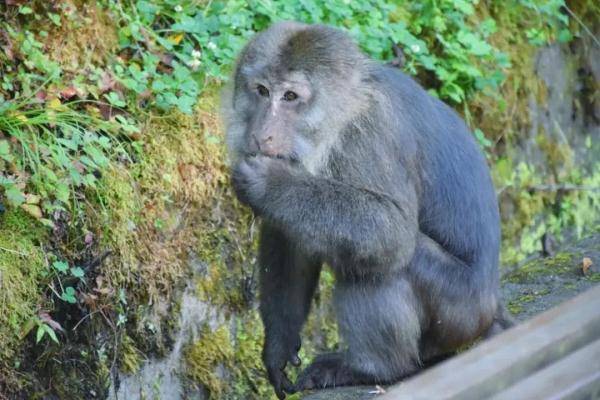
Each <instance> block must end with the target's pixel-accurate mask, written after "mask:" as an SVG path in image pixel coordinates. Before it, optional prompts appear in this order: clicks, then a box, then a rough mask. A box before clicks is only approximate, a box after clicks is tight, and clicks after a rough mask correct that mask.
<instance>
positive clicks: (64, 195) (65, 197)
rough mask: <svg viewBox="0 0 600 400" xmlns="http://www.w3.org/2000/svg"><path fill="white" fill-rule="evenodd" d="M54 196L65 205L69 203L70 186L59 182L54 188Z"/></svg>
mask: <svg viewBox="0 0 600 400" xmlns="http://www.w3.org/2000/svg"><path fill="white" fill-rule="evenodd" d="M54 190H55V191H54V195H55V196H56V199H57V200H59V201H61V202H63V203H64V204H68V203H69V197H70V195H71V191H70V190H69V186H68V185H67V184H65V183H62V182H58V183H57V184H56V186H55V187H54Z"/></svg>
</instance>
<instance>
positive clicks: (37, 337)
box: [35, 324, 46, 343]
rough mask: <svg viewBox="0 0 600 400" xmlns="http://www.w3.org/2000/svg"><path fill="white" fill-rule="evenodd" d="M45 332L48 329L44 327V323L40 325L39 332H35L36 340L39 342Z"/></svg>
mask: <svg viewBox="0 0 600 400" xmlns="http://www.w3.org/2000/svg"><path fill="white" fill-rule="evenodd" d="M44 333H46V330H45V329H44V325H43V324H42V325H38V328H37V332H36V334H35V342H36V343H39V342H40V340H42V338H43V337H44Z"/></svg>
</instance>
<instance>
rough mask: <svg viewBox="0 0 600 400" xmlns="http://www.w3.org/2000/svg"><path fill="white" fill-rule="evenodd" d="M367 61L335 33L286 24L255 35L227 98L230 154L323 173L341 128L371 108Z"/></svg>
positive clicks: (225, 104) (327, 29) (234, 156)
mask: <svg viewBox="0 0 600 400" xmlns="http://www.w3.org/2000/svg"><path fill="white" fill-rule="evenodd" d="M324 44H326V45H324ZM338 49H343V51H341V50H338ZM338 53H339V54H338ZM365 60H366V59H365V58H364V57H363V55H362V54H361V53H360V51H359V50H358V48H357V47H356V45H355V44H354V43H353V42H352V41H351V40H350V39H349V38H348V37H347V35H345V34H342V33H341V32H340V31H337V30H335V29H333V28H328V27H324V26H320V27H316V28H315V27H313V28H311V29H308V28H307V26H306V25H302V24H297V23H289V22H283V23H279V24H275V25H273V26H272V27H271V28H269V29H268V30H267V31H264V32H262V33H261V34H259V35H257V36H256V37H255V38H254V39H253V40H251V41H250V43H249V44H248V45H247V46H246V48H245V49H244V50H243V51H242V54H241V56H240V60H239V63H238V66H237V68H236V71H235V73H234V76H233V87H232V88H231V89H230V91H229V93H226V95H228V97H224V100H225V101H224V103H223V105H224V108H223V110H222V111H223V112H224V114H225V115H224V117H225V122H226V124H227V138H228V145H229V150H230V154H231V155H232V156H233V158H234V159H239V158H240V157H245V156H248V155H252V154H263V155H266V156H269V157H278V158H282V159H287V160H290V161H293V162H298V163H300V164H302V165H303V166H304V167H305V168H306V169H307V170H309V171H311V172H316V171H318V170H319V168H320V166H321V165H323V164H324V161H325V160H326V158H327V155H328V154H330V151H329V149H331V147H332V146H334V145H335V143H336V141H337V139H338V138H339V132H340V130H341V128H342V127H343V126H344V125H345V124H347V123H348V122H349V120H351V119H352V118H354V117H355V116H356V115H358V114H359V112H358V109H360V108H361V107H362V106H363V104H366V101H364V98H363V97H364V96H362V95H361V92H362V90H361V89H360V86H361V76H362V75H361V73H360V71H361V68H362V67H363V64H364V63H365V62H366V61H365Z"/></svg>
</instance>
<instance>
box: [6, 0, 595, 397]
mask: <svg viewBox="0 0 600 400" xmlns="http://www.w3.org/2000/svg"><path fill="white" fill-rule="evenodd" d="M569 5H570V4H569ZM569 5H567V3H565V1H564V0H509V1H500V0H492V1H486V2H483V1H478V0H424V1H414V0H400V1H389V0H360V1H348V0H333V1H319V0H302V1H270V0H251V1H242V0H218V1H195V0H181V1H177V0H152V1H150V0H138V1H130V2H124V1H108V0H102V1H98V2H80V1H74V0H59V1H53V2H44V1H39V0H36V1H31V2H22V1H6V2H4V3H3V4H2V5H0V48H1V50H0V287H1V288H2V290H3V293H4V295H3V296H0V322H1V323H0V397H2V395H3V394H4V393H8V395H9V397H10V395H12V394H13V393H16V392H20V393H21V394H23V395H24V396H25V395H28V394H31V393H35V392H36V391H40V392H41V391H46V390H47V389H48V388H49V387H50V386H51V385H53V384H54V383H55V382H65V383H64V385H60V387H54V388H53V390H54V391H55V392H56V393H58V394H59V397H60V396H63V397H73V398H79V397H81V398H87V397H89V396H90V393H91V392H93V393H96V394H102V393H105V392H106V382H107V379H108V376H109V374H111V373H112V374H113V375H114V374H115V373H116V372H115V371H117V370H118V367H119V365H120V366H121V369H122V370H123V371H127V372H133V371H135V370H137V369H138V368H139V367H140V363H141V361H140V360H141V357H140V354H146V353H157V354H160V353H162V352H164V351H166V348H167V347H168V346H169V340H170V339H169V334H170V332H171V331H172V330H173V329H175V328H176V327H174V326H173V321H172V316H170V315H169V313H172V312H175V310H176V309H177V306H176V301H177V300H176V298H174V297H173V296H172V294H173V293H174V292H176V290H175V289H176V288H177V287H178V285H179V284H180V283H181V281H182V280H183V279H184V278H185V277H187V276H188V269H189V266H188V265H187V261H186V260H187V258H188V255H189V252H190V251H193V252H194V253H196V254H197V255H198V256H199V257H200V258H201V259H202V260H203V261H204V262H206V263H207V264H208V266H207V271H206V274H205V276H204V277H203V279H201V280H199V282H197V287H198V288H197V289H198V292H199V294H200V297H201V299H202V300H203V301H205V302H206V303H207V304H210V305H211V306H214V307H219V308H220V310H221V311H223V312H224V313H225V314H227V318H229V319H231V321H228V322H229V325H227V326H236V329H235V333H232V332H229V331H228V329H227V326H223V327H220V328H219V329H218V330H216V331H215V332H209V331H208V330H206V332H204V335H202V337H201V338H200V339H199V340H198V341H196V342H195V343H191V344H190V345H189V346H188V350H189V352H188V354H187V355H186V362H187V363H188V365H189V366H190V377H191V378H192V379H193V380H194V381H195V382H200V383H203V384H204V385H205V386H207V387H208V389H209V390H212V391H213V392H214V393H213V396H218V394H219V393H227V395H228V396H232V398H248V396H249V393H251V394H252V395H257V394H258V395H259V396H261V398H262V397H266V396H268V395H270V393H271V391H270V390H268V388H266V381H265V380H264V376H263V375H262V372H261V370H260V368H262V367H261V362H260V341H261V340H262V336H261V335H262V332H261V330H260V326H259V325H260V324H259V323H258V318H257V315H256V310H254V309H252V307H251V305H252V304H253V293H254V290H255V288H254V286H253V285H254V283H253V274H252V271H251V270H250V265H251V264H252V263H253V262H254V260H253V258H252V255H253V254H254V250H255V249H254V247H253V246H254V244H253V242H254V237H253V236H249V235H248V234H247V232H248V231H250V232H252V229H250V228H251V226H252V223H253V222H252V219H251V217H250V216H249V215H248V214H246V213H244V212H243V211H242V210H241V207H240V206H239V204H237V203H236V202H235V201H234V200H233V196H232V194H231V192H230V190H229V188H228V186H227V173H226V165H225V155H224V149H223V137H222V132H221V131H220V129H219V126H218V124H217V122H216V109H217V105H216V103H217V102H218V100H217V96H216V93H217V92H218V89H219V87H220V85H221V84H222V83H223V82H224V81H225V80H226V79H227V76H228V74H229V72H230V71H231V68H232V66H233V63H234V62H235V57H236V55H237V53H238V51H239V50H240V49H241V47H242V46H243V45H244V44H245V43H246V41H247V40H248V39H249V38H250V37H251V36H252V35H253V34H254V33H255V32H257V31H260V30H262V29H264V28H266V27H267V26H269V25H270V24H271V23H272V22H274V21H279V20H288V19H289V20H299V21H304V22H308V23H325V24H329V25H334V26H338V27H340V28H342V29H345V30H347V31H348V32H349V33H350V34H351V35H352V36H353V37H354V38H355V39H356V40H357V42H358V43H359V44H360V46H361V47H362V49H363V50H364V51H365V52H366V53H368V54H369V55H371V56H372V57H374V58H376V59H378V60H381V61H383V62H390V63H392V64H393V65H397V66H400V67H401V68H403V69H404V70H405V71H406V72H408V73H409V74H411V75H413V76H415V77H416V78H417V79H418V80H419V81H420V82H421V83H423V84H424V85H425V86H426V87H427V88H428V89H429V90H430V92H431V93H432V94H434V95H436V96H439V97H440V98H442V99H443V100H445V101H447V102H449V103H450V104H452V105H453V106H454V107H455V108H456V109H457V110H458V111H459V112H460V113H462V114H463V116H464V117H465V119H466V120H467V122H468V123H469V124H470V125H471V126H472V128H473V130H474V135H475V137H476V138H477V140H478V141H479V143H480V144H481V145H482V147H484V148H485V151H486V153H487V155H488V158H489V161H490V164H491V165H492V167H493V173H494V178H495V181H496V183H497V186H498V187H499V190H500V195H501V196H508V197H509V200H510V204H512V205H513V207H514V211H513V214H511V215H516V217H515V218H511V219H510V220H509V221H507V222H505V224H504V227H503V233H504V236H505V240H506V242H507V243H510V244H509V245H507V246H506V249H505V252H504V259H505V261H507V262H511V263H512V262H515V261H518V260H519V259H521V258H522V257H524V255H525V254H526V253H530V252H533V251H536V250H537V249H538V247H539V237H540V236H541V234H542V233H545V232H552V233H553V234H555V235H557V236H558V235H560V234H561V233H562V232H563V230H565V228H567V227H568V228H571V227H575V229H576V230H577V233H582V232H583V231H584V230H586V229H596V228H595V225H592V224H591V223H590V222H589V221H590V216H596V215H598V213H599V210H600V204H599V202H598V197H597V196H595V193H596V192H594V191H588V190H568V191H567V192H561V193H560V196H559V195H557V193H556V191H551V190H550V191H548V190H536V188H537V189H539V188H544V187H545V185H546V186H547V185H548V184H549V183H548V182H549V181H548V178H547V177H546V176H544V175H543V174H541V173H540V172H539V171H537V170H536V169H535V167H534V166H531V165H529V164H527V163H519V164H517V163H516V162H515V165H513V163H512V162H511V161H509V160H510V159H511V157H510V156H511V154H510V153H509V151H508V150H507V149H510V148H511V147H515V145H516V140H515V138H516V137H518V135H519V132H520V131H524V130H525V129H527V126H528V125H527V124H528V121H527V119H526V117H524V116H523V115H524V114H526V111H525V108H526V107H527V104H526V101H527V96H525V95H524V93H527V92H528V91H532V92H534V93H536V94H538V93H541V94H543V90H542V89H540V90H538V87H541V86H542V85H540V84H539V82H537V80H536V78H535V77H534V76H533V72H532V68H531V66H532V63H533V62H532V55H533V54H534V52H535V49H536V48H537V47H539V46H542V45H545V44H548V43H555V42H559V43H560V42H568V41H570V40H573V39H574V38H576V37H578V36H581V35H585V34H586V32H585V29H584V27H585V25H583V27H582V24H584V23H585V21H586V18H587V19H588V20H593V18H594V16H597V9H595V8H594V7H597V6H595V4H594V2H589V1H581V2H577V4H575V5H570V6H571V7H569ZM590 10H591V11H590ZM577 15H579V16H580V17H581V18H579V17H578V18H573V16H575V17H577ZM582 20H583V21H582ZM532 87H534V88H535V90H531V89H532ZM541 94H540V97H543V96H542V95H541ZM540 101H543V98H540ZM511 107H514V108H517V109H519V110H518V111H517V112H516V113H515V112H514V111H512V110H511ZM521 108H523V110H520V109H521ZM552 146H553V144H548V145H546V147H547V149H548V152H549V153H552V154H555V153H557V152H558V153H560V151H559V150H560V149H559V150H556V148H555V147H552ZM564 160H566V159H565V158H560V157H559V158H558V159H557V160H555V162H556V163H560V162H562V161H564ZM594 171H596V170H594ZM555 175H556V176H558V177H559V178H560V179H561V180H562V181H564V182H569V184H571V185H572V186H574V187H583V188H589V187H597V186H598V185H599V184H600V181H599V176H600V172H592V173H582V172H581V171H580V170H578V169H577V168H575V167H573V168H569V169H568V170H566V171H563V172H560V174H559V173H557V174H555ZM555 178H556V177H554V179H555ZM552 182H554V181H551V182H550V184H552ZM5 209H6V210H5ZM332 280H333V278H332V276H331V274H329V273H327V272H326V273H325V274H324V277H323V283H322V288H321V294H322V299H323V301H324V302H325V300H326V299H327V298H328V297H329V296H330V295H331V293H330V288H331V285H332ZM319 309H320V312H319V313H318V314H317V315H314V316H313V317H312V318H313V319H312V320H311V321H309V324H308V326H307V331H308V332H307V336H309V337H310V339H308V340H307V341H306V343H305V344H306V346H305V347H304V350H303V351H305V353H304V354H303V356H304V357H306V355H307V354H308V355H309V354H311V351H314V349H315V348H316V347H319V346H321V345H322V344H323V343H326V344H327V345H328V346H329V347H331V346H332V345H335V344H336V342H337V340H338V338H337V331H336V329H335V326H334V324H331V321H330V320H329V318H328V314H327V311H326V307H320V308H319ZM313 325H314V326H313ZM316 327H324V331H325V332H324V337H322V338H318V337H316V336H315V332H316V331H323V329H316ZM308 333H310V334H308ZM211 338H216V339H215V340H216V341H214V342H213V341H212V339H211ZM217 339H218V340H217ZM230 342H233V344H229V343H230ZM221 344H222V345H221ZM226 344H229V345H226ZM26 355H27V356H26ZM79 358H81V359H84V360H85V362H86V363H88V364H89V365H93V366H94V368H90V370H89V371H88V370H82V369H81V368H79V366H78V365H77V364H74V363H73V362H72V361H71V360H73V359H79ZM55 360H59V361H58V363H59V364H57V363H56V361H55ZM221 364H225V366H226V367H227V368H229V371H230V372H231V374H232V376H235V377H236V378H237V379H236V382H237V383H236V385H235V386H234V387H232V388H226V387H225V386H224V385H223V383H222V382H221V381H220V376H219V375H218V374H216V373H215V371H214V369H215V367H216V366H217V365H221ZM56 365H60V368H56ZM15 371H18V372H15ZM40 371H43V372H40ZM67 377H68V379H67ZM73 377H78V378H77V379H74V378H73ZM250 396H251V395H250Z"/></svg>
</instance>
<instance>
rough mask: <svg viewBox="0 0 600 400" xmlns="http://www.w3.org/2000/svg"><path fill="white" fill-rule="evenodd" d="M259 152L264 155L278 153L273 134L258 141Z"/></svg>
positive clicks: (272, 155)
mask: <svg viewBox="0 0 600 400" xmlns="http://www.w3.org/2000/svg"><path fill="white" fill-rule="evenodd" d="M258 147H259V149H260V152H261V153H263V154H264V155H266V156H269V157H274V156H276V155H277V154H278V152H277V146H275V144H274V143H273V136H267V137H266V138H265V139H263V140H261V141H260V143H259V146H258Z"/></svg>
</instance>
